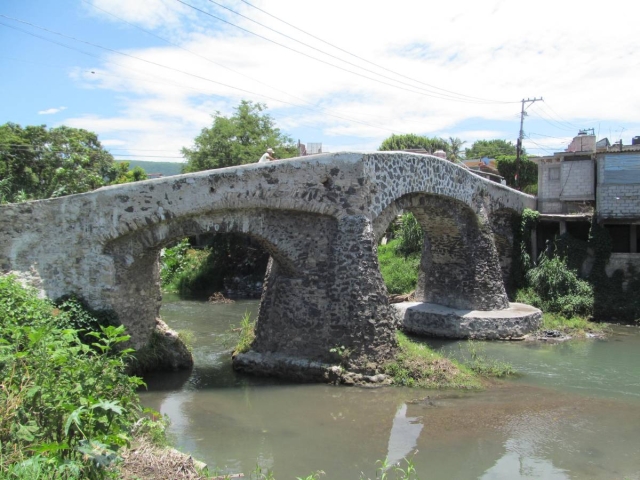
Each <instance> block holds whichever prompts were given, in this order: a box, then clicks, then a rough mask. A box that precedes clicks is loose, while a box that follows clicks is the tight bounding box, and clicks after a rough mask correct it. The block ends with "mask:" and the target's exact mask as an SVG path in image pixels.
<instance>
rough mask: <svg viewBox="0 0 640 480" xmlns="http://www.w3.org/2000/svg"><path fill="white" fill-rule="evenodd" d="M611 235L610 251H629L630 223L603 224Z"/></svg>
mask: <svg viewBox="0 0 640 480" xmlns="http://www.w3.org/2000/svg"><path fill="white" fill-rule="evenodd" d="M604 228H606V229H607V232H609V236H610V237H611V252H612V253H629V252H630V251H631V225H605V226H604Z"/></svg>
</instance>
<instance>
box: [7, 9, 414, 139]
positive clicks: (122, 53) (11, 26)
mask: <svg viewBox="0 0 640 480" xmlns="http://www.w3.org/2000/svg"><path fill="white" fill-rule="evenodd" d="M0 17H4V18H8V19H10V20H14V21H17V22H20V23H23V24H26V25H29V26H31V27H34V28H37V29H40V30H44V31H46V32H49V33H52V34H54V35H59V36H61V37H64V38H69V39H71V40H74V41H77V42H80V43H84V44H87V45H90V46H93V47H96V48H100V49H103V50H106V51H108V52H111V53H116V54H118V55H122V56H125V57H129V58H133V59H135V60H139V61H142V62H145V63H149V64H151V65H155V66H158V67H161V68H165V69H168V70H172V71H175V72H178V73H182V74H184V75H187V76H190V77H194V78H198V79H200V80H204V81H207V82H210V83H214V84H217V85H221V86H224V87H227V88H230V89H233V90H238V91H240V92H244V93H249V94H251V95H257V96H259V97H263V98H266V99H269V100H273V101H276V102H280V103H284V104H287V105H292V106H295V107H298V108H302V109H305V110H311V111H316V110H317V111H320V112H322V113H323V114H324V115H327V116H330V117H335V118H339V119H341V120H346V121H350V122H353V123H359V124H361V125H365V126H367V127H373V128H378V129H380V130H385V131H388V132H392V133H404V132H399V131H397V130H393V129H390V128H385V127H381V126H378V125H374V124H370V123H366V122H362V121H359V120H354V119H350V118H345V117H342V116H339V115H335V114H331V113H327V112H326V111H322V110H321V109H316V108H311V107H306V106H303V105H298V104H295V103H293V102H288V101H286V100H281V99H277V98H274V97H270V96H268V95H264V94H261V93H257V92H252V91H250V90H246V89H243V88H239V87H234V86H232V85H228V84H226V83H222V82H217V81H215V80H211V79H209V78H206V77H203V76H201V75H196V74H194V73H189V72H185V71H183V70H179V69H177V68H173V67H170V66H167V65H162V64H160V63H157V62H153V61H151V60H147V59H144V58H140V57H136V56H135V55H131V54H128V53H124V52H120V51H118V50H113V49H111V48H108V47H104V46H102V45H98V44H95V43H92V42H89V41H86V40H82V39H78V38H75V37H72V36H70V35H65V34H63V33H60V32H56V31H54V30H50V29H48V28H45V27H40V26H38V25H34V24H32V23H29V22H26V21H24V20H20V19H17V18H13V17H9V16H7V15H3V14H0ZM0 25H3V26H5V27H8V28H13V29H14V30H18V31H21V32H23V33H26V34H27V35H31V36H34V37H37V38H41V39H43V40H45V41H50V42H52V43H55V44H57V45H61V46H63V47H65V48H70V49H72V50H76V51H79V52H80V53H83V54H86V55H89V56H92V57H96V55H94V54H91V53H88V52H84V51H83V50H80V49H76V48H74V47H71V46H69V45H66V44H64V43H60V42H56V41H55V40H51V39H48V38H46V37H43V36H41V35H37V34H34V33H32V32H28V31H26V30H23V29H21V28H18V27H15V26H13V25H7V24H6V23H2V22H0Z"/></svg>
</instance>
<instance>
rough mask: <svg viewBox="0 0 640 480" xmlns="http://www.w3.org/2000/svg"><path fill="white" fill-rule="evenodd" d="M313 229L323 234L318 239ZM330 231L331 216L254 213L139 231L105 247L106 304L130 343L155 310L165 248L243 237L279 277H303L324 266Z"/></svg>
mask: <svg viewBox="0 0 640 480" xmlns="http://www.w3.org/2000/svg"><path fill="white" fill-rule="evenodd" d="M317 228H320V229H321V231H322V232H323V233H324V235H317V234H316V232H315V229H317ZM332 230H335V219H333V218H332V217H327V216H323V215H317V214H305V213H300V212H292V211H278V210H255V209H252V210H224V211H219V212H208V213H206V214H202V215H199V216H193V217H189V218H182V219H172V220H169V221H167V222H165V223H162V224H154V225H151V226H148V227H147V228H140V229H137V230H135V231H134V232H132V233H129V234H127V235H122V236H119V237H116V238H114V239H112V240H110V241H109V242H107V243H106V244H105V245H104V250H103V251H104V254H105V255H106V256H108V257H110V258H111V259H112V262H113V266H114V275H113V284H112V285H109V286H108V288H106V289H105V290H104V294H105V296H107V298H105V300H106V301H107V303H108V304H109V305H110V306H111V308H112V309H113V310H114V311H115V313H116V314H117V315H118V317H119V318H121V319H123V320H124V324H125V326H126V327H127V329H128V330H129V332H130V333H131V334H132V337H133V338H134V339H145V338H147V336H148V335H149V332H150V331H151V330H153V328H154V325H155V319H156V318H157V317H158V315H159V311H160V302H161V298H162V295H161V290H160V272H159V257H160V251H161V249H162V248H164V247H165V246H167V245H168V244H170V243H172V242H174V241H175V240H179V239H181V238H185V237H190V236H195V235H201V234H205V233H208V234H213V235H216V234H227V233H239V234H243V235H246V236H248V237H250V238H252V239H253V240H255V241H256V242H257V243H258V244H259V245H260V246H261V247H262V248H263V249H264V250H265V251H266V252H268V253H269V255H270V256H271V258H272V260H273V263H274V265H273V267H272V268H274V269H277V271H278V272H279V274H280V276H283V277H287V278H303V277H305V276H306V275H307V273H308V271H309V270H310V269H311V270H313V269H316V268H325V267H326V263H327V262H328V257H329V247H330V244H329V239H330V238H331V232H332ZM312 233H313V234H312ZM271 290H272V291H271V292H270V297H277V296H278V295H281V292H279V289H278V288H277V286H275V285H274V286H273V288H272V289H271ZM263 310H264V309H261V311H263ZM129 319H135V321H128V320H129ZM137 346H139V345H137Z"/></svg>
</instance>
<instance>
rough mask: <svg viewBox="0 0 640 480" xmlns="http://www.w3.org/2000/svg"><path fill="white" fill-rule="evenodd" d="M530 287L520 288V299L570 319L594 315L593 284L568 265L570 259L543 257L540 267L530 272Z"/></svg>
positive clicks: (528, 280) (518, 297)
mask: <svg viewBox="0 0 640 480" xmlns="http://www.w3.org/2000/svg"><path fill="white" fill-rule="evenodd" d="M526 281H527V285H528V287H527V288H525V289H523V290H521V291H519V292H518V294H517V297H516V301H518V302H522V303H528V304H531V305H533V306H535V307H538V308H541V309H542V310H544V311H548V312H555V313H560V314H562V315H563V316H565V317H567V318H571V317H573V316H576V315H584V316H591V315H592V314H593V287H592V286H591V285H590V284H589V283H588V282H587V281H585V280H581V279H580V278H578V275H577V273H576V272H575V271H574V270H571V269H569V268H568V267H567V263H566V260H564V259H562V258H559V257H552V258H548V257H545V256H543V257H542V258H541V260H540V263H539V264H538V266H537V267H535V268H532V269H531V270H529V271H528V272H527V274H526Z"/></svg>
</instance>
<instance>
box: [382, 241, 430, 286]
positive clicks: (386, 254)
mask: <svg viewBox="0 0 640 480" xmlns="http://www.w3.org/2000/svg"><path fill="white" fill-rule="evenodd" d="M399 244H400V240H399V239H395V240H391V241H390V242H389V243H387V244H386V245H380V246H379V247H378V262H379V264H380V273H381V274H382V278H383V279H384V283H385V284H386V286H387V290H388V292H389V293H391V294H400V293H409V292H411V291H412V290H415V288H416V284H417V283H418V269H419V268H420V253H412V254H409V255H407V256H406V257H405V256H403V255H398V253H397V251H398V245H399Z"/></svg>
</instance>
